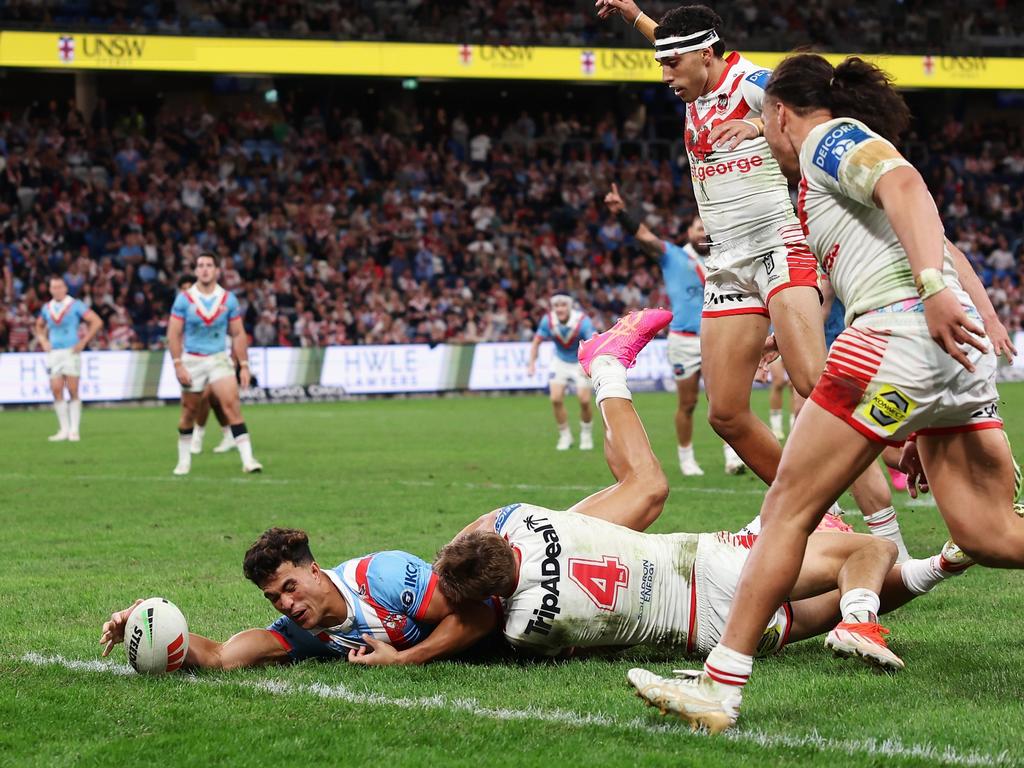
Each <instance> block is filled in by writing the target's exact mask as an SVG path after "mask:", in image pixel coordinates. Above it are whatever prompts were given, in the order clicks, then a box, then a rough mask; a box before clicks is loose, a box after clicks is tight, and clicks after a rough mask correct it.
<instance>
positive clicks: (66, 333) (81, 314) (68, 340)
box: [35, 275, 103, 442]
mask: <svg viewBox="0 0 1024 768" xmlns="http://www.w3.org/2000/svg"><path fill="white" fill-rule="evenodd" d="M83 322H84V323H85V324H86V328H85V334H84V335H83V336H82V337H81V338H79V337H78V326H79V325H81V324H82V323H83ZM102 327H103V321H102V320H101V319H100V316H99V315H97V314H96V313H95V312H93V311H92V310H91V309H89V307H88V306H86V305H85V303H84V302H83V301H81V300H80V299H75V298H72V297H71V296H69V295H68V286H67V283H65V282H64V278H63V277H60V276H59V275H54V276H53V277H51V278H50V300H49V301H48V302H46V304H44V305H43V308H42V309H41V310H40V311H39V317H37V318H36V326H35V331H36V339H37V341H38V342H39V346H40V347H41V348H42V349H43V351H44V352H46V370H47V372H48V373H49V374H50V389H51V390H52V391H53V410H54V411H56V413H57V423H58V425H59V428H58V430H57V434H55V435H50V438H49V439H50V442H58V441H60V440H70V441H71V442H78V441H79V440H80V439H81V436H80V427H81V421H82V399H81V398H80V397H79V396H78V380H79V378H80V377H81V375H82V350H83V349H85V348H86V347H87V346H89V342H90V341H92V340H93V339H94V338H95V337H96V334H97V333H99V332H100V329H101V328H102ZM65 387H67V390H68V395H69V396H70V398H71V400H70V402H68V401H66V400H64V388H65Z"/></svg>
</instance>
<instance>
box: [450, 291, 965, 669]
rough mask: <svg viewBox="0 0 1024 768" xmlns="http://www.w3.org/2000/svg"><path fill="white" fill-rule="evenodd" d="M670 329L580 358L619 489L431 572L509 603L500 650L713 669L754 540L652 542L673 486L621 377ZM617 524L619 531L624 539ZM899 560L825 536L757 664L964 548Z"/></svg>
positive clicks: (542, 512) (886, 597)
mask: <svg viewBox="0 0 1024 768" xmlns="http://www.w3.org/2000/svg"><path fill="white" fill-rule="evenodd" d="M668 319H669V313H668V312H666V311H664V310H644V311H642V312H639V313H632V314H630V315H628V316H627V317H626V318H624V319H622V320H620V321H619V322H618V323H617V324H616V325H615V326H614V327H613V328H612V329H610V330H609V331H607V332H606V333H604V334H601V335H599V336H597V337H595V338H594V339H593V340H591V341H589V342H587V343H585V344H584V345H582V347H581V350H580V361H581V362H582V364H583V367H584V369H585V370H587V372H588V374H589V375H591V376H592V378H593V382H594V389H595V393H596V397H597V403H598V407H599V408H600V409H601V414H602V416H603V418H604V423H605V428H606V432H607V434H606V438H605V454H606V457H607V459H608V466H609V468H610V469H611V471H612V474H613V475H614V476H615V478H616V481H617V482H616V484H615V485H613V486H611V487H609V488H606V489H604V490H602V491H599V492H598V493H596V494H594V495H592V496H590V497H588V498H586V499H584V500H583V501H581V502H580V503H579V504H577V505H575V506H574V507H572V508H571V509H570V510H569V511H566V512H559V511H554V510H549V509H544V508H541V507H535V506H531V505H526V504H512V505H510V506H507V507H504V508H502V509H500V510H496V511H495V512H491V513H490V514H487V515H484V516H483V517H481V518H480V519H479V520H478V521H477V522H476V523H474V524H472V525H471V526H469V527H467V528H466V529H465V531H463V532H462V533H461V534H460V535H459V536H457V537H456V538H455V539H454V540H453V541H452V542H451V543H450V544H448V545H447V546H446V547H444V548H443V549H442V550H441V552H440V553H439V555H438V558H437V560H436V561H435V563H434V571H435V572H436V573H437V574H438V578H439V581H438V589H439V591H440V592H442V593H443V594H445V595H446V596H447V598H448V599H449V601H450V602H452V603H454V604H456V605H460V604H463V603H467V604H474V603H475V602H477V601H479V600H480V599H481V598H482V597H484V596H487V595H499V596H500V597H502V598H503V599H504V612H505V617H506V619H505V627H504V633H505V637H506V638H507V639H508V640H509V642H510V643H511V644H512V645H514V646H516V647H518V648H522V649H526V650H529V651H532V652H536V653H540V654H545V655H554V654H559V653H563V652H567V651H571V650H572V649H584V648H607V647H623V646H631V645H638V644H649V645H658V646H668V647H675V648H680V649H682V650H685V651H686V652H688V653H693V654H698V655H702V656H703V655H707V653H708V652H709V651H710V650H711V649H712V648H713V647H714V645H715V643H716V642H717V640H718V637H719V636H720V634H721V632H722V629H723V627H724V626H725V620H726V617H727V616H728V615H729V612H730V608H731V606H732V603H733V597H734V593H735V588H736V584H737V582H738V580H739V574H740V571H741V570H742V568H743V564H744V562H745V561H746V559H747V556H748V554H749V547H750V546H751V544H752V542H753V540H754V539H756V537H755V536H737V535H733V534H729V533H725V532H722V533H704V534H693V533H673V534H645V533H639V532H637V531H636V530H627V529H626V528H624V527H622V526H629V527H631V528H635V529H642V528H646V527H647V525H649V524H650V523H651V522H653V521H654V520H655V519H656V518H657V517H658V515H659V514H660V513H661V511H662V508H663V506H664V504H665V500H666V498H667V496H668V485H667V482H666V479H665V475H664V473H663V472H662V469H661V466H660V465H659V463H658V460H657V458H656V457H655V456H654V453H653V451H652V450H651V446H650V443H649V441H648V439H647V435H646V433H645V431H644V428H643V424H642V423H641V422H640V419H639V417H638V416H637V413H636V411H635V410H634V408H633V403H632V395H631V394H630V391H629V389H628V387H627V384H626V369H627V368H628V367H630V366H632V365H633V363H634V362H635V360H636V356H637V354H638V353H639V352H640V350H641V349H642V348H643V347H644V346H645V345H646V343H647V342H648V341H649V340H650V339H651V338H653V337H654V335H655V334H656V333H657V332H658V331H659V330H661V329H662V328H663V327H664V326H665V325H666V324H667V323H668ZM614 523H619V524H621V525H615V524H614ZM896 553H897V550H896V547H895V545H893V544H892V543H891V542H889V541H886V540H884V539H879V538H878V537H874V536H868V535H862V534H854V533H835V532H822V533H815V534H814V535H812V536H811V537H810V540H809V542H808V545H807V550H806V554H805V556H804V560H803V565H802V567H801V569H800V574H799V578H798V580H797V583H796V584H795V586H794V588H793V589H792V591H791V592H790V598H791V599H789V600H780V601H779V605H777V606H776V610H775V611H774V613H773V614H772V616H771V618H770V619H768V620H766V621H765V623H764V625H763V626H762V627H761V633H760V637H759V640H758V645H757V648H758V652H759V653H769V652H772V651H776V650H778V649H779V648H781V647H782V646H783V645H784V644H786V643H787V642H792V641H795V640H800V639H803V638H808V637H813V636H815V635H819V634H821V633H823V632H827V631H828V630H829V629H831V628H832V627H833V626H835V624H836V622H837V621H838V620H839V618H840V616H839V605H840V595H842V594H844V593H846V592H847V591H848V589H849V588H850V585H851V584H856V583H858V582H859V581H861V580H865V579H878V580H880V581H882V582H883V583H884V587H883V590H882V598H883V606H884V609H885V610H892V609H893V608H896V607H898V606H900V605H902V604H904V603H906V602H907V601H909V600H911V599H912V598H914V597H916V596H917V595H920V594H923V593H925V592H927V591H929V590H930V589H931V588H932V587H934V586H935V585H936V584H938V583H939V582H940V581H942V580H943V579H945V578H947V577H949V576H951V575H953V574H954V573H956V572H958V571H960V570H962V563H960V562H958V561H957V560H956V559H955V557H956V554H957V553H956V551H955V548H952V552H951V553H950V554H952V555H953V557H954V559H953V560H952V561H950V560H947V559H945V558H944V557H943V555H936V556H935V557H933V558H931V559H929V560H911V561H909V562H907V563H905V564H903V565H902V566H895V567H894V566H893V563H894V561H895V559H896ZM843 650H844V651H845V652H847V653H848V654H850V655H854V654H855V655H858V656H861V657H864V658H865V659H867V660H869V661H871V662H872V663H874V664H877V665H879V666H883V667H886V666H897V667H898V666H901V662H900V661H899V659H898V658H897V657H896V656H895V655H894V654H893V653H892V652H891V651H889V650H888V649H887V648H886V647H885V645H884V643H874V642H871V641H870V640H859V639H855V640H852V641H851V642H850V643H849V644H848V645H846V646H844V648H843Z"/></svg>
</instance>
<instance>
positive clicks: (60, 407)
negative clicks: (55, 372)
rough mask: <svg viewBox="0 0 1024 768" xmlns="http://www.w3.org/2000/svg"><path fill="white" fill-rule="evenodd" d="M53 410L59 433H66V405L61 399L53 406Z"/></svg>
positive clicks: (65, 401) (67, 418)
mask: <svg viewBox="0 0 1024 768" xmlns="http://www.w3.org/2000/svg"><path fill="white" fill-rule="evenodd" d="M53 410H54V411H55V412H56V414H57V423H58V424H60V431H61V432H67V431H68V421H69V417H68V403H67V400H64V399H63V398H62V399H60V400H58V401H57V402H55V403H54V404H53Z"/></svg>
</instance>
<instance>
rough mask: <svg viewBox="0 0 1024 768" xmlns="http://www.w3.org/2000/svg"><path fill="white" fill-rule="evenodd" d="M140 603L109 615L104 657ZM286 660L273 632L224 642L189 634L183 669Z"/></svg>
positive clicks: (254, 632)
mask: <svg viewBox="0 0 1024 768" xmlns="http://www.w3.org/2000/svg"><path fill="white" fill-rule="evenodd" d="M141 602H142V600H136V601H135V602H134V603H132V604H131V605H130V606H128V607H127V608H125V609H124V610H123V611H115V612H114V613H112V614H110V619H109V620H108V621H107V622H105V623H104V624H103V630H102V632H101V634H100V644H101V645H103V646H104V647H103V653H102V655H103V656H109V655H110V652H111V651H112V650H113V649H114V646H115V645H117V644H118V643H122V642H124V627H125V624H127V623H128V616H129V615H131V612H132V610H133V609H134V608H135V606H137V605H139V603H141ZM286 661H288V652H287V651H286V650H285V648H284V647H283V646H282V645H281V643H280V642H278V640H277V638H275V637H274V635H273V634H272V633H271V632H268V631H267V630H265V629H247V630H245V631H244V632H239V633H238V634H237V635H234V636H232V637H230V638H229V639H228V640H226V641H225V642H223V643H218V642H217V641H215V640H210V639H209V638H207V637H203V636H202V635H197V634H196V633H194V632H190V633H189V636H188V655H187V656H186V657H185V664H184V665H183V666H184V667H190V668H193V669H239V668H241V667H257V666H261V665H264V664H275V663H283V662H286Z"/></svg>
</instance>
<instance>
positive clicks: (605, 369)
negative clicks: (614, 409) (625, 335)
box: [590, 355, 633, 405]
mask: <svg viewBox="0 0 1024 768" xmlns="http://www.w3.org/2000/svg"><path fill="white" fill-rule="evenodd" d="M590 378H591V380H592V381H593V384H594V399H595V400H596V401H597V404H598V405H601V403H602V402H603V401H605V400H607V399H608V398H609V397H617V398H620V399H622V400H632V399H633V393H631V392H630V391H629V387H628V386H627V385H626V366H624V365H623V364H622V363H620V362H619V361H618V359H616V358H614V357H612V356H611V355H601V356H599V357H596V358H594V361H593V362H592V363H591V364H590Z"/></svg>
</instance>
